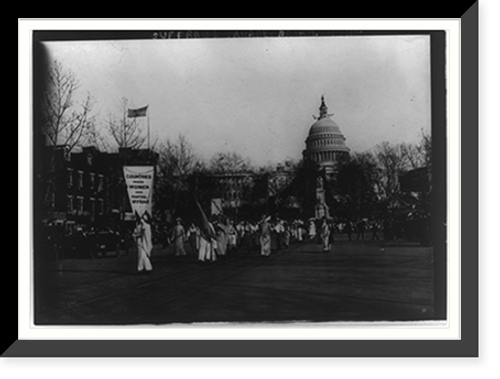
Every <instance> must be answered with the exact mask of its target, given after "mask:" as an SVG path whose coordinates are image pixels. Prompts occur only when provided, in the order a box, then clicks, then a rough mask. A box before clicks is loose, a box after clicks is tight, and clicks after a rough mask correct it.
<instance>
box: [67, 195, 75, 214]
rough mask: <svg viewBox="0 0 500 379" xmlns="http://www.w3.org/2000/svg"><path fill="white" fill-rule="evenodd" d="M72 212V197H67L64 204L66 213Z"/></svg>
mask: <svg viewBox="0 0 500 379" xmlns="http://www.w3.org/2000/svg"><path fill="white" fill-rule="evenodd" d="M73 210H74V204H73V196H71V195H68V197H67V202H66V211H67V212H68V213H73Z"/></svg>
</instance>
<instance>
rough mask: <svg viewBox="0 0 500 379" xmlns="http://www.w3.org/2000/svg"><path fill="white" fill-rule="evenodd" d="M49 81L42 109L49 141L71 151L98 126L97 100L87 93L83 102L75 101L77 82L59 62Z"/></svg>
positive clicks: (56, 63)
mask: <svg viewBox="0 0 500 379" xmlns="http://www.w3.org/2000/svg"><path fill="white" fill-rule="evenodd" d="M46 79H47V90H46V91H45V93H44V96H43V107H42V109H43V112H42V115H43V122H42V128H43V133H44V134H45V136H46V142H47V144H48V145H50V146H57V145H65V146H66V147H67V148H68V150H69V151H72V150H73V149H74V148H75V147H77V146H79V145H80V144H81V143H82V142H84V141H85V140H86V139H87V138H88V137H89V134H90V133H91V131H92V130H93V128H94V126H95V115H93V114H92V107H93V105H94V100H93V98H92V96H91V95H90V94H87V96H86V97H85V99H84V100H83V101H82V102H76V100H75V95H76V92H77V90H78V88H79V83H78V80H77V78H76V76H75V74H74V73H73V72H72V71H70V70H67V69H64V67H63V66H62V64H61V63H60V62H59V61H54V62H53V64H52V65H51V66H50V68H49V71H48V73H47V78H46Z"/></svg>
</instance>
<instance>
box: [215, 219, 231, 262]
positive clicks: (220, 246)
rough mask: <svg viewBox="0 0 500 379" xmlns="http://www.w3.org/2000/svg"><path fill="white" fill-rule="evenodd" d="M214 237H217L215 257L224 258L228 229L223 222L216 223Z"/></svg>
mask: <svg viewBox="0 0 500 379" xmlns="http://www.w3.org/2000/svg"><path fill="white" fill-rule="evenodd" d="M214 227H215V235H216V236H217V237H216V238H217V255H219V256H225V255H226V252H227V246H228V228H227V225H226V224H224V223H223V222H216V223H215V225H214Z"/></svg>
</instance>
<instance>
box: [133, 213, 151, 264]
mask: <svg viewBox="0 0 500 379" xmlns="http://www.w3.org/2000/svg"><path fill="white" fill-rule="evenodd" d="M134 235H135V236H136V240H137V271H142V270H146V271H151V270H152V269H153V265H152V264H151V260H150V257H151V250H153V243H152V240H151V226H150V225H149V224H148V223H146V222H145V221H141V224H139V225H137V227H136V229H135V231H134Z"/></svg>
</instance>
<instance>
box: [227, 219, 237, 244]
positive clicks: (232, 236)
mask: <svg viewBox="0 0 500 379" xmlns="http://www.w3.org/2000/svg"><path fill="white" fill-rule="evenodd" d="M227 233H228V249H229V250H232V249H235V248H236V246H237V245H238V236H237V231H236V227H235V226H234V224H233V222H232V221H230V222H229V226H228V228H227Z"/></svg>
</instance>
